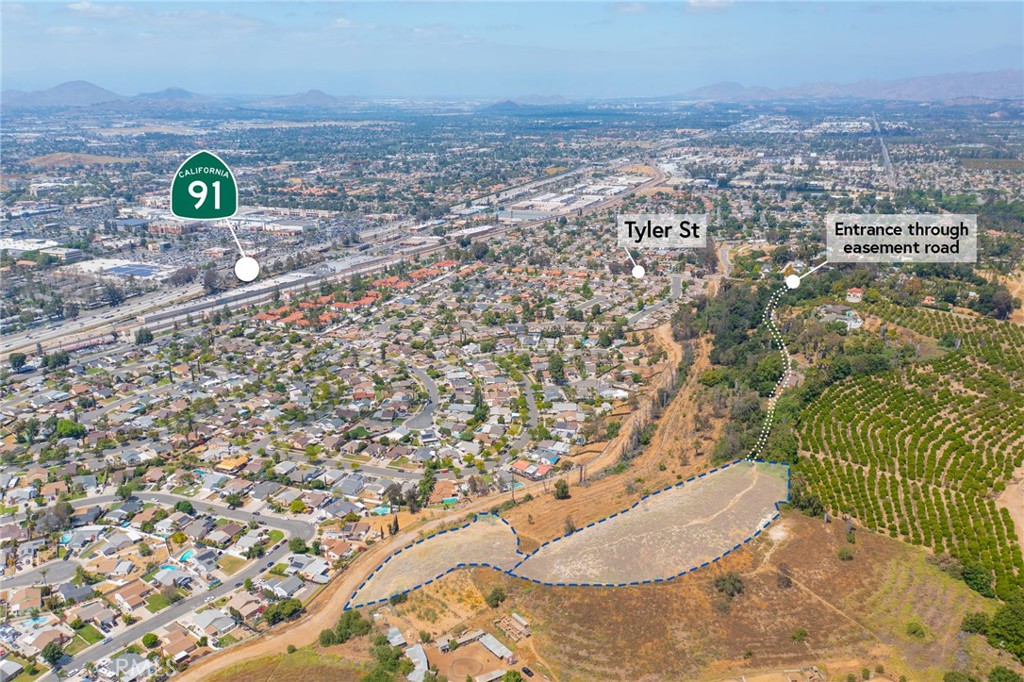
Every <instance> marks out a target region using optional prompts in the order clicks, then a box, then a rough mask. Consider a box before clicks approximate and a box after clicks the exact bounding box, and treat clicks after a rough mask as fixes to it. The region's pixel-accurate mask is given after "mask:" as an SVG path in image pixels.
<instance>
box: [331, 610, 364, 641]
mask: <svg viewBox="0 0 1024 682" xmlns="http://www.w3.org/2000/svg"><path fill="white" fill-rule="evenodd" d="M372 627H373V626H372V625H371V624H370V621H368V620H366V619H365V618H363V616H362V614H361V613H359V612H358V611H345V612H344V613H342V614H341V618H339V619H338V624H337V625H336V626H334V635H335V640H336V641H337V642H338V643H339V644H344V643H345V642H347V641H348V640H350V639H352V638H353V637H362V636H364V635H368V634H370V630H371V629H372Z"/></svg>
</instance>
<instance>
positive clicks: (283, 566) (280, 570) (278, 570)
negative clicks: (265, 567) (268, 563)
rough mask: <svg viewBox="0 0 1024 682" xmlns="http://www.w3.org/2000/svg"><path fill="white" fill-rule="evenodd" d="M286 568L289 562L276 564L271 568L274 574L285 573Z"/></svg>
mask: <svg viewBox="0 0 1024 682" xmlns="http://www.w3.org/2000/svg"><path fill="white" fill-rule="evenodd" d="M286 568H288V564H275V565H274V567H273V568H271V569H270V572H271V573H273V574H274V575H284V571H285V569H286Z"/></svg>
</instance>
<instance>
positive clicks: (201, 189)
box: [188, 180, 220, 210]
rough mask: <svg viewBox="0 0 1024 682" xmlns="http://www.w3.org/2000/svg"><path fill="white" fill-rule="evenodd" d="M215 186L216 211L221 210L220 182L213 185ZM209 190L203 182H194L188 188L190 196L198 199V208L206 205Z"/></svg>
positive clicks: (214, 205)
mask: <svg viewBox="0 0 1024 682" xmlns="http://www.w3.org/2000/svg"><path fill="white" fill-rule="evenodd" d="M212 185H213V208H214V209H215V210H217V209H220V180H217V181H216V182H213V183H212ZM208 193H209V190H208V189H207V188H206V183H205V182H203V181H202V180H193V181H192V182H191V183H190V184H189V186H188V194H189V196H190V197H192V198H193V199H196V200H197V201H196V208H197V209H198V208H199V207H200V206H202V205H203V204H205V203H206V196H207V194H208Z"/></svg>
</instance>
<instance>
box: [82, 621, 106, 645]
mask: <svg viewBox="0 0 1024 682" xmlns="http://www.w3.org/2000/svg"><path fill="white" fill-rule="evenodd" d="M78 636H79V637H81V638H82V639H84V640H85V641H87V642H88V643H89V644H95V643H96V642H98V641H100V640H101V639H103V633H102V632H100V631H99V630H97V629H96V626H95V625H92V624H91V623H86V624H85V626H84V627H82V629H81V630H79V631H78Z"/></svg>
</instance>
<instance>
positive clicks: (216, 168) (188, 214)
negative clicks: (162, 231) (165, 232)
mask: <svg viewBox="0 0 1024 682" xmlns="http://www.w3.org/2000/svg"><path fill="white" fill-rule="evenodd" d="M236 211H238V185H236V184H235V176H234V174H232V172H231V169H230V168H228V166H227V164H226V163H224V162H223V161H221V160H220V157H219V156H217V155H216V154H214V153H213V152H208V151H205V150H203V151H201V152H196V153H195V154H193V155H192V156H190V157H189V158H188V159H186V161H185V163H183V164H181V166H180V167H178V171H177V172H176V173H175V174H174V180H173V181H172V182H171V213H173V214H174V215H176V216H177V217H179V218H188V219H190V220H217V219H218V218H229V217H231V216H233V215H235V212H236Z"/></svg>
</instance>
